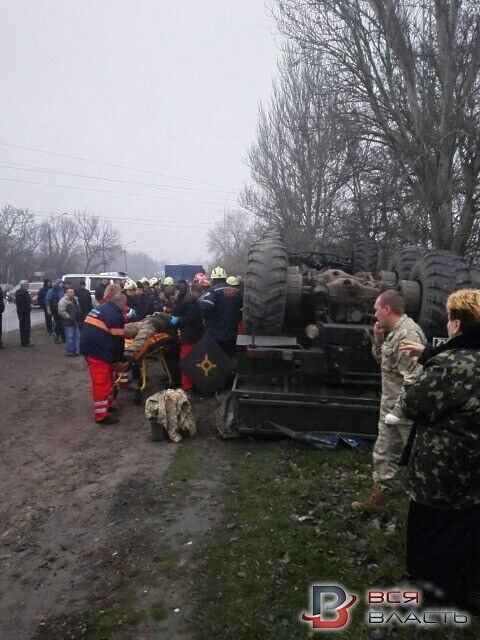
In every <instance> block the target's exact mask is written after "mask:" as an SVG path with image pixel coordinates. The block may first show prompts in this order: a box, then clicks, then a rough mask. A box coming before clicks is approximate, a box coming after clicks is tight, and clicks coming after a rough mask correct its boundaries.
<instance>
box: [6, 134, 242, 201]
mask: <svg viewBox="0 0 480 640" xmlns="http://www.w3.org/2000/svg"><path fill="white" fill-rule="evenodd" d="M0 145H2V146H3V147H9V148H10V149H23V150H25V151H34V152H36V153H44V154H46V155H49V156H56V157H57V158H69V159H70V160H81V161H82V162H90V163H92V164H99V165H103V166H104V167H114V168H115V169H126V170H127V171H137V172H138V173H145V174H148V175H151V176H160V177H162V178H170V179H172V180H181V181H182V182H195V183H197V184H206V185H208V186H210V187H220V188H223V189H225V190H227V191H232V192H235V190H234V189H230V188H229V187H225V186H224V185H221V184H216V183H214V182H205V181H204V180H196V179H195V178H184V177H181V176H175V175H171V174H168V173H159V172H155V171H147V170H146V169H137V168H135V167H128V166H126V165H121V164H113V163H111V162H101V161H100V160H92V159H89V158H82V157H80V156H70V155H66V154H64V153H55V152H53V151H45V150H44V149H36V148H35V147H24V146H22V145H18V144H10V143H8V142H1V141H0Z"/></svg>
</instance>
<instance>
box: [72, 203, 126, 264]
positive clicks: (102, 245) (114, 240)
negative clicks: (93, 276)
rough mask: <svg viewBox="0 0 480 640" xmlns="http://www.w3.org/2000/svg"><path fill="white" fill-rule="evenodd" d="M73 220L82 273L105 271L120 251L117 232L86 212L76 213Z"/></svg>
mask: <svg viewBox="0 0 480 640" xmlns="http://www.w3.org/2000/svg"><path fill="white" fill-rule="evenodd" d="M74 220H75V223H76V225H77V229H78V237H79V242H80V243H81V248H82V253H83V269H82V270H83V272H85V273H88V272H90V271H93V272H94V271H99V270H102V271H106V269H107V266H108V265H109V264H110V263H111V262H112V261H113V260H114V259H115V256H116V255H117V252H118V251H119V250H120V249H121V243H120V235H119V233H118V231H117V230H116V229H114V228H113V226H112V225H111V223H110V222H108V221H106V220H102V218H101V217H100V216H97V215H93V214H89V213H86V212H83V213H82V212H76V213H75V215H74Z"/></svg>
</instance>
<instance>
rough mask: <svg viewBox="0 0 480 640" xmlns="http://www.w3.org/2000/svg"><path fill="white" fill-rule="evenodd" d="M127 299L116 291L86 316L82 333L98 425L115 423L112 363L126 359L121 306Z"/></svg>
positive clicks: (81, 349)
mask: <svg viewBox="0 0 480 640" xmlns="http://www.w3.org/2000/svg"><path fill="white" fill-rule="evenodd" d="M125 303H126V298H125V296H124V295H123V293H120V292H115V293H114V294H113V295H112V297H111V298H110V299H109V300H108V302H104V303H103V304H101V305H100V306H99V307H97V309H92V310H91V311H90V313H89V314H88V315H87V317H86V318H85V321H84V323H83V327H82V332H81V336H80V353H81V354H82V356H84V358H85V360H86V362H87V366H88V370H89V372H90V378H91V381H92V396H93V411H94V417H95V422H97V424H101V425H104V424H115V423H116V422H118V418H115V417H114V416H112V415H110V414H111V413H114V412H115V411H116V410H117V409H116V407H114V406H113V365H114V364H115V363H120V362H121V361H122V360H123V352H124V348H125V338H124V334H125V329H124V327H125V322H124V319H123V314H122V311H121V309H122V307H123V306H125Z"/></svg>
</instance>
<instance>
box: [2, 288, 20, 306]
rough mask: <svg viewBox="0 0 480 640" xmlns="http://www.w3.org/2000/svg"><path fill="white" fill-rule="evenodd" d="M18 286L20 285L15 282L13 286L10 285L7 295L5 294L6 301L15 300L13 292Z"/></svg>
mask: <svg viewBox="0 0 480 640" xmlns="http://www.w3.org/2000/svg"><path fill="white" fill-rule="evenodd" d="M19 288H20V285H19V284H17V285H15V286H14V287H12V288H11V289H10V291H8V293H7V295H6V296H5V298H6V300H7V302H15V293H16V291H17V289H19Z"/></svg>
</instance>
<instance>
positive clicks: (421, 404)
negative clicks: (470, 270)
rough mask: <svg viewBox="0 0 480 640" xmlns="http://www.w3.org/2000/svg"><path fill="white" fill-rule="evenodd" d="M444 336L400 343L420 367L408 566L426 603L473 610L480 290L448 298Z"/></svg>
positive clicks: (479, 550) (478, 562)
mask: <svg viewBox="0 0 480 640" xmlns="http://www.w3.org/2000/svg"><path fill="white" fill-rule="evenodd" d="M447 313H448V323H447V331H448V336H449V340H448V341H447V342H445V343H444V344H442V345H440V346H438V347H435V348H434V347H428V346H427V347H424V346H423V345H418V344H416V343H409V342H406V343H404V344H403V345H402V347H401V348H403V350H404V351H406V352H407V353H408V354H409V355H416V356H418V355H420V354H421V358H420V360H419V362H420V363H421V364H423V367H424V370H423V373H422V374H421V375H420V376H419V377H418V378H417V379H416V380H415V381H414V382H413V383H412V384H410V385H408V386H405V390H404V392H403V395H402V398H401V407H402V409H403V412H404V414H405V415H406V416H407V417H408V418H411V419H413V420H414V421H415V427H414V429H413V430H412V435H411V438H410V440H409V443H408V445H407V448H406V451H405V453H404V457H403V461H404V462H406V464H407V465H408V479H407V491H408V494H409V495H410V498H411V502H410V510H409V514H408V522H407V571H408V574H409V576H410V578H411V579H412V580H413V581H414V582H415V583H417V584H419V585H420V586H421V587H422V588H423V591H424V594H425V598H426V600H427V601H428V600H429V599H430V601H440V602H443V603H454V604H456V605H458V606H461V607H463V608H465V609H467V610H469V611H471V612H472V613H474V614H476V615H478V614H480V546H479V544H478V533H479V531H480V291H476V290H473V289H464V290H460V291H456V292H455V293H452V294H451V295H450V297H449V298H448V300H447Z"/></svg>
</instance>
